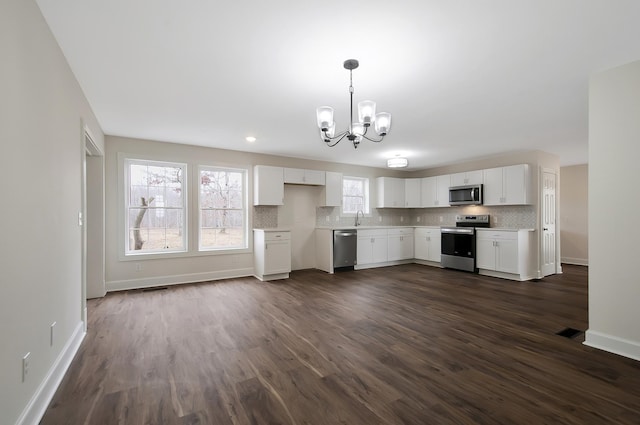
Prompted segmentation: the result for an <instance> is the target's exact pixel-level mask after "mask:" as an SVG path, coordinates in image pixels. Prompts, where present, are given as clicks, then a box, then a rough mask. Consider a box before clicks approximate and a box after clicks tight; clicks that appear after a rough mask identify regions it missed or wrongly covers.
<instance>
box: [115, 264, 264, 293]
mask: <svg viewBox="0 0 640 425" xmlns="http://www.w3.org/2000/svg"><path fill="white" fill-rule="evenodd" d="M253 271H254V270H253V267H248V268H243V269H233V270H223V271H216V272H205V273H189V274H181V275H173V276H159V277H145V278H142V279H127V280H112V281H110V282H107V285H106V286H107V292H112V291H126V290H128V289H140V288H151V287H154V286H169V285H179V284H181V283H195V282H206V281H209V280H220V279H233V278H237V277H246V276H253Z"/></svg>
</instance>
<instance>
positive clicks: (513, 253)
mask: <svg viewBox="0 0 640 425" xmlns="http://www.w3.org/2000/svg"><path fill="white" fill-rule="evenodd" d="M497 244H498V249H497V250H496V251H497V253H498V254H497V259H496V270H497V271H500V272H505V273H515V274H517V273H519V272H520V271H519V270H518V241H517V240H499V241H497Z"/></svg>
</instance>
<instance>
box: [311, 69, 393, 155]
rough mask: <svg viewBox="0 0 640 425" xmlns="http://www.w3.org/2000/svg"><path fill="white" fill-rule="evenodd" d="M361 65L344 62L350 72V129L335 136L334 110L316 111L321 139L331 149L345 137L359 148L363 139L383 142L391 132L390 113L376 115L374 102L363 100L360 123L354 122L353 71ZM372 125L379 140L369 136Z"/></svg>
mask: <svg viewBox="0 0 640 425" xmlns="http://www.w3.org/2000/svg"><path fill="white" fill-rule="evenodd" d="M359 65H360V64H359V63H358V61H357V60H355V59H347V60H346V61H344V68H345V69H348V70H349V96H350V98H351V103H350V106H351V109H350V111H351V117H350V121H349V128H348V129H347V130H345V131H343V132H342V133H339V134H335V131H336V123H335V122H334V121H333V108H332V107H330V106H321V107H319V108H318V109H317V110H316V115H317V117H318V127H320V137H321V138H322V140H323V141H324V142H325V143H326V144H327V146H329V147H334V146H335V145H337V144H338V143H340V141H341V140H342V139H344V138H345V137H346V138H347V139H349V140H351V142H352V143H353V147H354V148H356V149H357V148H358V145H359V144H360V141H361V140H362V139H367V140H369V141H371V142H376V143H377V142H381V141H382V139H384V136H386V135H387V134H389V131H390V130H391V114H390V113H388V112H379V113H378V114H376V103H375V102H374V101H372V100H363V101H362V102H360V103H358V121H357V122H353V70H354V69H356V68H357V67H358V66H359ZM371 124H373V125H374V129H375V131H376V134H377V135H378V138H371V137H369V136H367V131H368V130H369V127H370V126H371Z"/></svg>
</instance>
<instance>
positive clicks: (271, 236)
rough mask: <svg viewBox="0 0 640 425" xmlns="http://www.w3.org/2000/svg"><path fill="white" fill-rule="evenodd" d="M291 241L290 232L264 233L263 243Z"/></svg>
mask: <svg viewBox="0 0 640 425" xmlns="http://www.w3.org/2000/svg"><path fill="white" fill-rule="evenodd" d="M290 239H291V232H264V240H265V241H288V240H290Z"/></svg>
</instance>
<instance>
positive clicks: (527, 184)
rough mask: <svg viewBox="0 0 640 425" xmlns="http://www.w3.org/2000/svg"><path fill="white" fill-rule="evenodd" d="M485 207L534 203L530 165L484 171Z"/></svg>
mask: <svg viewBox="0 0 640 425" xmlns="http://www.w3.org/2000/svg"><path fill="white" fill-rule="evenodd" d="M483 192H484V194H483V198H484V202H483V204H484V205H526V204H530V203H531V202H532V190H531V176H530V170H529V165H528V164H519V165H510V166H507V167H498V168H489V169H487V170H483Z"/></svg>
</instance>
